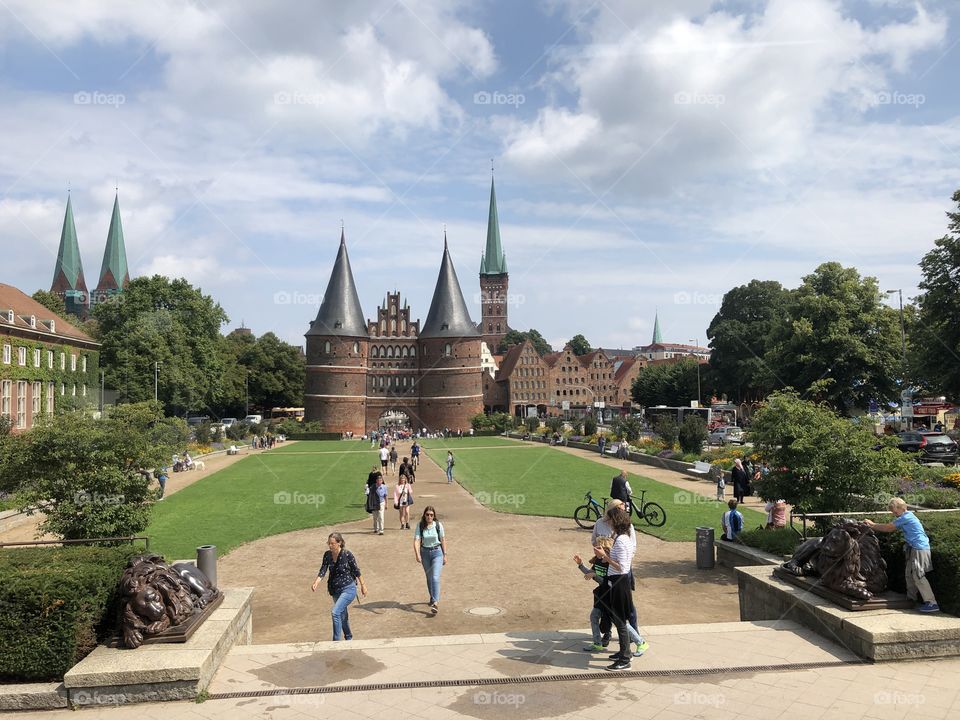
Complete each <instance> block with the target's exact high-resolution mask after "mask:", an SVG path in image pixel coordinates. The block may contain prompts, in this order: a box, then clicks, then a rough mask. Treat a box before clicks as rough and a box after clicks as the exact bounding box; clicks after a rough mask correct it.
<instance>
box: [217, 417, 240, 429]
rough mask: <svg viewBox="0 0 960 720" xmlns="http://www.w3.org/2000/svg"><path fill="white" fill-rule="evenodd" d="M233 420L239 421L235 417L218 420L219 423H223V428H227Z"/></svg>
mask: <svg viewBox="0 0 960 720" xmlns="http://www.w3.org/2000/svg"><path fill="white" fill-rule="evenodd" d="M235 422H239V421H238V420H237V419H236V418H223V420H221V421H220V424H221V425H223V426H224V427H225V428H228V427H230V426H231V425H233V424H234V423H235Z"/></svg>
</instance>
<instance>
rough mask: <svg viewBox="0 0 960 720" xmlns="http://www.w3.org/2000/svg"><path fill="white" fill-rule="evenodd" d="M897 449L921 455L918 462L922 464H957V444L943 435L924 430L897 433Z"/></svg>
mask: <svg viewBox="0 0 960 720" xmlns="http://www.w3.org/2000/svg"><path fill="white" fill-rule="evenodd" d="M897 447H898V448H900V450H902V451H903V452H911V453H919V454H918V455H917V460H918V461H919V462H922V463H923V462H940V463H943V464H944V465H956V463H957V443H955V442H954V441H953V439H952V438H950V437H949V436H947V435H944V434H943V433H938V432H929V431H922V430H907V431H906V432H901V433H897Z"/></svg>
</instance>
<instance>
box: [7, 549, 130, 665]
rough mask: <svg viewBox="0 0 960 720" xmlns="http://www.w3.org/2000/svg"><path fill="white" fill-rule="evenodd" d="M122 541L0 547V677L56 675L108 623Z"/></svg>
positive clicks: (122, 562) (125, 552)
mask: <svg viewBox="0 0 960 720" xmlns="http://www.w3.org/2000/svg"><path fill="white" fill-rule="evenodd" d="M138 552H140V551H138V550H136V549H134V548H131V547H129V546H127V547H111V548H99V547H80V546H73V547H33V548H23V549H7V550H3V551H0V681H4V682H40V681H47V680H59V679H61V678H62V677H63V674H64V673H65V672H66V671H67V670H69V669H70V668H71V667H73V666H74V665H75V664H76V663H77V662H79V661H80V660H82V659H83V658H84V657H85V656H86V655H88V654H89V653H90V652H92V651H93V649H94V648H95V647H96V645H97V642H98V640H101V639H103V638H104V637H105V635H106V634H108V633H109V632H111V631H112V630H113V629H114V627H113V626H114V623H115V618H116V611H117V594H116V592H117V584H118V582H119V580H120V576H121V575H122V573H123V569H124V567H125V566H126V563H127V559H128V558H129V557H130V556H131V555H133V554H136V553H138Z"/></svg>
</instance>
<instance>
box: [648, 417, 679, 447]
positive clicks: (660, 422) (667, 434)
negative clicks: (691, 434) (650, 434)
mask: <svg viewBox="0 0 960 720" xmlns="http://www.w3.org/2000/svg"><path fill="white" fill-rule="evenodd" d="M654 430H655V431H656V433H657V435H659V436H660V439H661V440H663V442H664V444H665V445H666V446H667V450H670V449H671V448H672V447H673V446H674V445H676V444H677V438H679V437H680V426H679V425H678V424H677V421H676V419H675V418H673V417H672V416H670V415H661V416H660V417H658V418H657V424H656V426H655V427H654Z"/></svg>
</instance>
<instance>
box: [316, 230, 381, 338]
mask: <svg viewBox="0 0 960 720" xmlns="http://www.w3.org/2000/svg"><path fill="white" fill-rule="evenodd" d="M306 334H307V337H309V336H310V335H339V336H346V337H369V334H368V333H367V323H366V321H365V320H364V319H363V310H362V308H361V307H360V296H359V295H358V294H357V286H356V284H355V283H354V282H353V271H352V270H351V269H350V257H349V256H348V255H347V240H346V236H345V235H344V232H343V230H341V231H340V250H339V251H338V252H337V259H336V261H335V262H334V263H333V271H332V272H331V273H330V281H329V282H328V283H327V291H326V292H325V293H324V294H323V302H322V303H320V311H319V312H318V313H317V319H316V320H314V321H313V323H312V324H311V325H310V329H309V330H308V331H307V333H306Z"/></svg>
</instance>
